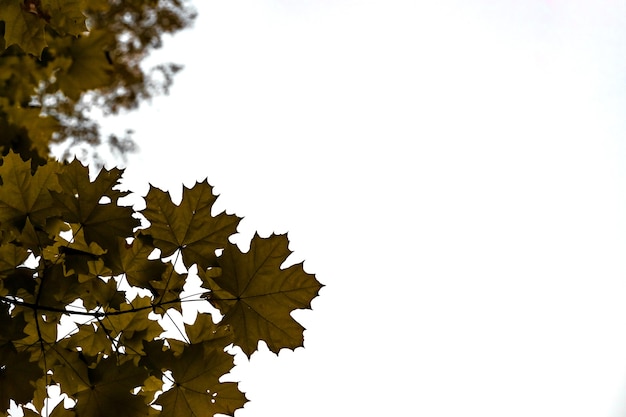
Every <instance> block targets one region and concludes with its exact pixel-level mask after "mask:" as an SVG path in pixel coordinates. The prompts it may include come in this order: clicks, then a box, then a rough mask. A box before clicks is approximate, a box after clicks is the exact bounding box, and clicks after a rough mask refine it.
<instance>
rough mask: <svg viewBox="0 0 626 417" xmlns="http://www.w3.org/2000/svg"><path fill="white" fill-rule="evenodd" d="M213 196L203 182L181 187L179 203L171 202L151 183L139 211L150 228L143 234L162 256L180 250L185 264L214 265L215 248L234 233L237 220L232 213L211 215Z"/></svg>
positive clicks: (215, 257) (207, 185)
mask: <svg viewBox="0 0 626 417" xmlns="http://www.w3.org/2000/svg"><path fill="white" fill-rule="evenodd" d="M216 199H217V197H216V196H215V195H213V188H212V187H211V186H210V185H209V184H208V183H207V182H203V183H196V185H195V186H194V187H192V188H186V187H185V188H183V198H182V201H181V203H180V205H179V206H176V205H175V204H174V203H172V200H171V198H170V196H169V194H168V193H165V192H163V191H161V190H159V189H158V188H154V187H152V186H151V187H150V190H149V191H148V195H147V196H146V208H145V210H143V211H142V214H143V215H144V216H145V217H146V219H148V221H149V222H150V227H148V228H147V229H146V230H145V231H144V232H143V233H145V234H147V235H150V236H152V237H153V238H154V245H155V246H156V247H158V248H159V249H161V252H162V256H163V257H168V256H170V255H172V254H174V252H176V250H180V251H181V254H182V259H183V263H184V264H185V266H186V267H190V266H191V265H192V264H197V265H198V268H205V269H206V268H207V267H209V266H212V265H215V263H216V259H217V256H216V254H215V251H216V250H217V249H221V248H224V247H225V246H226V245H227V244H228V237H229V236H231V235H233V234H234V233H235V232H236V230H237V224H238V223H239V218H238V217H237V216H234V215H229V214H226V213H220V214H218V215H217V216H215V217H214V216H212V215H211V208H212V207H213V203H214V202H215V200H216Z"/></svg>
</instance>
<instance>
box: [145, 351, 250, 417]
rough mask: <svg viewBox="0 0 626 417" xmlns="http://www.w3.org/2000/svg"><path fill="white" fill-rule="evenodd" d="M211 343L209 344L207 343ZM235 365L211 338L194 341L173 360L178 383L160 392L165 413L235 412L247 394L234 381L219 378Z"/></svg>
mask: <svg viewBox="0 0 626 417" xmlns="http://www.w3.org/2000/svg"><path fill="white" fill-rule="evenodd" d="M207 343H208V344H209V345H208V348H207V347H206V346H205V344H207ZM232 366H233V358H232V356H230V355H229V354H228V353H226V352H224V350H223V348H221V349H220V348H216V347H215V345H213V344H211V342H203V343H198V344H192V345H190V346H188V347H187V348H185V350H184V351H183V353H182V354H181V355H180V356H179V357H173V358H172V361H171V363H170V364H169V369H170V370H171V371H172V377H173V378H174V385H173V386H172V388H171V389H170V390H168V391H166V392H164V393H163V394H161V395H160V396H159V398H158V399H157V401H156V404H159V405H161V406H163V410H162V411H161V413H160V415H161V416H164V417H190V416H192V417H195V416H206V415H213V414H218V413H219V414H227V415H233V413H234V411H235V410H236V409H238V408H241V407H243V405H244V404H245V403H246V401H247V399H246V396H245V395H244V394H243V393H242V392H241V391H239V389H238V388H237V384H236V383H233V382H219V378H220V377H221V376H222V375H224V374H225V373H227V372H228V371H229V370H230V369H231V368H232Z"/></svg>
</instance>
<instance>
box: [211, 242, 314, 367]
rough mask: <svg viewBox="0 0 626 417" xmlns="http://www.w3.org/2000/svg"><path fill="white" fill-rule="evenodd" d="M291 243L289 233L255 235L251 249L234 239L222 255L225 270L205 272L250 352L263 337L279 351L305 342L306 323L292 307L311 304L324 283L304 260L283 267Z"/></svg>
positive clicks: (237, 335)
mask: <svg viewBox="0 0 626 417" xmlns="http://www.w3.org/2000/svg"><path fill="white" fill-rule="evenodd" d="M287 246H288V240H287V236H286V235H274V236H271V237H269V238H266V239H263V238H261V237H259V236H258V235H255V236H254V238H253V239H252V243H251V244H250V250H249V251H248V252H247V253H242V252H241V251H240V250H239V249H238V248H237V246H236V245H233V244H229V246H227V247H226V249H225V250H224V253H223V254H222V255H221V256H220V258H219V266H220V268H221V275H220V276H217V277H210V276H207V275H206V274H205V273H202V271H201V272H200V277H201V278H202V279H203V281H204V286H205V287H206V288H209V289H210V290H211V293H210V294H209V301H211V303H212V304H213V305H214V306H215V307H217V308H219V309H220V311H221V312H222V314H224V318H223V319H222V321H221V323H222V324H228V325H231V326H232V328H233V332H234V334H235V344H236V345H238V346H239V347H241V349H242V350H243V351H244V352H245V353H246V354H247V355H248V356H249V355H250V354H251V353H252V352H254V351H255V350H256V348H257V344H258V342H259V341H260V340H264V341H265V342H266V343H267V345H268V347H269V348H270V350H271V351H272V352H276V353H277V352H278V351H279V350H280V349H281V348H289V349H295V348H296V347H298V346H302V343H303V336H302V333H303V330H304V328H303V327H302V326H301V325H300V324H299V323H298V322H297V321H295V320H294V319H293V317H291V314H290V313H291V312H292V311H293V310H295V309H304V308H310V307H311V300H312V299H313V298H315V296H317V294H318V291H319V290H320V288H321V284H320V283H319V282H318V281H317V280H316V279H315V277H314V276H313V275H311V274H308V273H306V272H304V269H303V267H302V264H297V265H292V266H290V267H289V268H286V269H281V265H282V264H283V262H285V260H286V259H287V257H288V256H289V255H290V254H291V251H290V250H289V249H288V247H287Z"/></svg>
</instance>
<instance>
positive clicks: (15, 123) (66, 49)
mask: <svg viewBox="0 0 626 417" xmlns="http://www.w3.org/2000/svg"><path fill="white" fill-rule="evenodd" d="M194 18H195V12H194V11H193V10H192V8H191V7H190V6H189V5H188V3H187V2H186V1H184V0H0V35H1V36H0V51H2V52H0V153H1V154H2V155H6V154H7V153H8V152H9V150H10V149H12V150H14V151H15V152H17V153H19V154H20V155H21V156H22V157H23V158H25V159H32V160H33V163H35V164H37V163H39V164H42V163H43V162H44V161H45V160H46V159H47V157H48V155H49V153H50V146H51V145H53V144H62V147H63V149H64V150H65V155H64V156H65V158H68V157H69V156H70V151H71V150H72V149H76V148H81V147H82V149H83V151H85V152H87V153H89V154H90V156H91V157H92V159H95V160H96V161H97V159H98V154H97V150H96V149H97V148H98V147H99V146H101V145H106V146H109V147H110V148H111V149H112V150H113V151H114V152H117V153H118V154H120V155H124V154H125V153H127V152H130V151H133V150H134V147H135V145H134V143H133V141H132V139H131V137H130V134H131V133H132V131H131V130H128V131H126V132H125V133H123V134H122V135H111V136H109V137H107V138H103V137H102V134H101V132H100V128H99V125H98V123H97V122H96V121H95V120H94V119H93V118H92V117H91V115H90V110H91V109H94V108H96V109H100V110H101V111H102V112H103V113H104V114H105V115H109V114H117V113H119V112H120V111H123V110H132V109H135V108H137V107H138V106H139V104H140V103H141V102H142V101H144V100H148V99H150V98H151V97H154V96H155V95H159V94H167V93H168V91H169V87H170V86H171V84H172V81H173V77H174V75H175V74H176V73H177V72H178V71H180V69H181V68H182V67H181V66H180V65H177V64H173V63H163V64H161V65H158V66H156V67H154V68H150V69H146V68H144V67H143V66H142V63H143V62H144V59H145V58H146V57H147V56H148V55H149V54H150V52H151V51H153V50H155V49H157V48H160V47H161V46H162V42H163V37H164V35H166V34H173V33H175V32H177V31H180V30H182V29H184V28H186V27H189V26H190V25H191V24H192V22H193V20H194Z"/></svg>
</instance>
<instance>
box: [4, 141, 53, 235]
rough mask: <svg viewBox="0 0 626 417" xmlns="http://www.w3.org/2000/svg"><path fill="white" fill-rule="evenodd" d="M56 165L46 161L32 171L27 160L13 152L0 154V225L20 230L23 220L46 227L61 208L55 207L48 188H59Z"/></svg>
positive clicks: (22, 226) (50, 189) (23, 224)
mask: <svg viewBox="0 0 626 417" xmlns="http://www.w3.org/2000/svg"><path fill="white" fill-rule="evenodd" d="M58 171H59V167H58V166H55V164H47V165H45V166H43V167H40V168H38V169H37V171H36V172H35V174H34V175H32V174H31V164H30V162H26V161H23V160H22V158H21V157H20V156H19V155H18V154H16V153H13V152H9V154H8V155H6V156H5V157H3V158H2V166H0V177H1V178H2V185H1V186H0V227H1V228H2V229H3V230H8V229H14V230H17V231H18V232H21V231H22V229H23V228H24V226H25V224H26V220H27V219H29V220H30V222H31V223H32V224H33V225H35V226H39V227H45V226H46V221H47V219H48V218H50V217H54V216H57V215H58V214H60V211H59V210H58V209H57V208H56V207H54V201H53V199H52V196H51V194H50V192H51V191H61V188H60V185H59V183H58V180H57V173H58Z"/></svg>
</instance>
